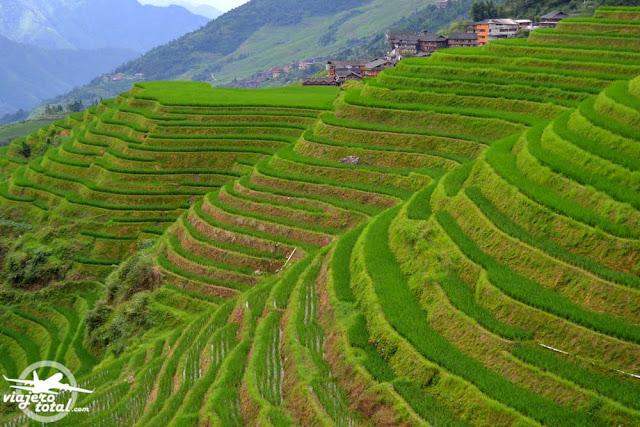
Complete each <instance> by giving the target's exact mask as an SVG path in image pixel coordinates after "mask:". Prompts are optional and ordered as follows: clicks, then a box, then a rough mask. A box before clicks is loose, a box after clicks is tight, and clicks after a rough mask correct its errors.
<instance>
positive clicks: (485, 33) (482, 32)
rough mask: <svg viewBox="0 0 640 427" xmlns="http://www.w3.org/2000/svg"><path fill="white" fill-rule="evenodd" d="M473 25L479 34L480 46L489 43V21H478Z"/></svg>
mask: <svg viewBox="0 0 640 427" xmlns="http://www.w3.org/2000/svg"><path fill="white" fill-rule="evenodd" d="M472 25H473V32H474V33H476V34H477V35H478V46H484V45H485V44H487V43H489V24H488V23H487V22H477V23H475V24H472Z"/></svg>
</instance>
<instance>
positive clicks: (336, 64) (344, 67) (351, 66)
mask: <svg viewBox="0 0 640 427" xmlns="http://www.w3.org/2000/svg"><path fill="white" fill-rule="evenodd" d="M376 59H378V58H363V59H352V60H346V61H340V60H330V61H328V62H327V71H328V72H329V77H330V78H332V79H335V78H336V76H337V74H338V71H341V72H342V74H344V72H346V71H354V72H355V73H357V74H360V75H361V76H362V75H363V74H364V69H365V65H367V63H369V62H371V61H373V60H376Z"/></svg>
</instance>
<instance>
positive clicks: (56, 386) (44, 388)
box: [3, 371, 93, 394]
mask: <svg viewBox="0 0 640 427" xmlns="http://www.w3.org/2000/svg"><path fill="white" fill-rule="evenodd" d="M63 376H64V375H62V374H61V373H57V374H54V375H52V376H51V377H49V378H47V379H46V380H40V378H38V374H37V373H36V372H35V371H33V380H12V379H10V378H7V377H5V376H4V375H3V377H4V379H5V380H7V381H8V382H12V383H19V384H25V385H24V386H19V385H12V386H9V387H11V388H16V389H19V390H26V391H29V392H31V393H33V394H39V393H46V394H59V392H55V391H51V390H59V391H72V392H73V391H76V392H79V393H89V394H90V393H93V390H85V389H83V388H77V387H71V386H70V385H69V384H63V383H61V382H60V380H62V378H63Z"/></svg>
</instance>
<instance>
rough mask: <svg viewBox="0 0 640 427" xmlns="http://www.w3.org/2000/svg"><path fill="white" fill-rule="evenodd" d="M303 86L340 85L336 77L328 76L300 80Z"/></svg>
mask: <svg viewBox="0 0 640 427" xmlns="http://www.w3.org/2000/svg"><path fill="white" fill-rule="evenodd" d="M302 85H303V86H340V83H338V81H337V80H336V79H331V78H329V77H309V78H307V79H304V80H303V81H302Z"/></svg>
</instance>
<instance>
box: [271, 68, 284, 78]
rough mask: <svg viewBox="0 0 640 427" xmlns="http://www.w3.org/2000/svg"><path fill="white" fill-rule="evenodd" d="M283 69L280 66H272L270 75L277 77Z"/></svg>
mask: <svg viewBox="0 0 640 427" xmlns="http://www.w3.org/2000/svg"><path fill="white" fill-rule="evenodd" d="M284 72H285V71H284V70H283V69H282V68H274V69H273V70H271V77H272V78H274V79H277V78H278V77H280V76H281V75H282V74H283V73H284Z"/></svg>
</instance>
